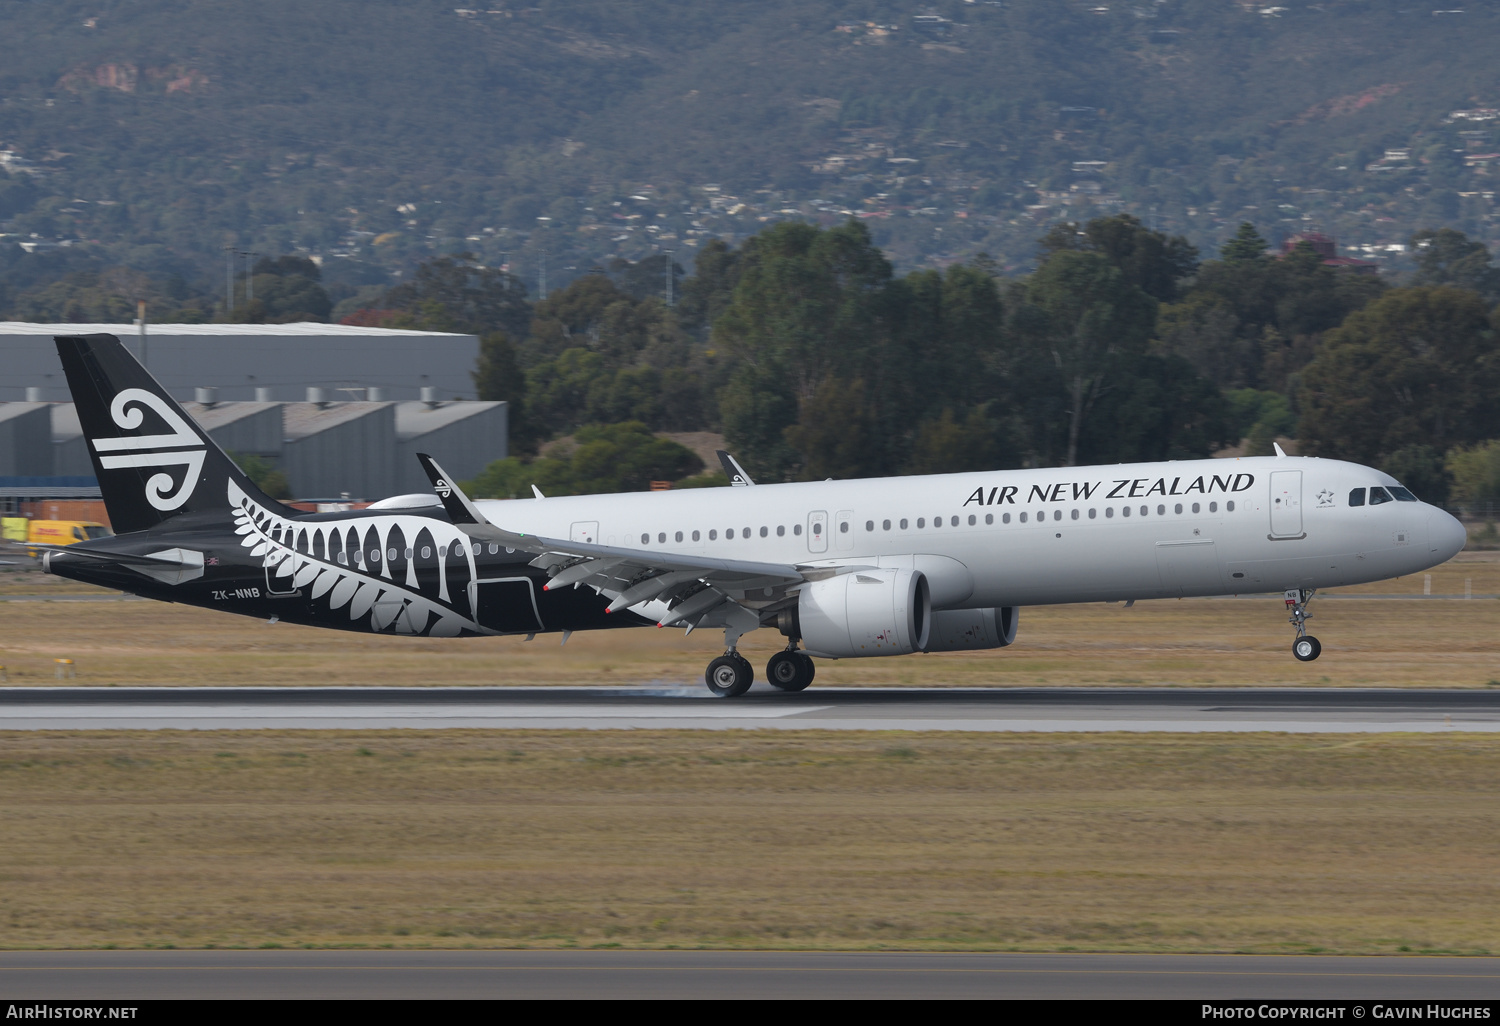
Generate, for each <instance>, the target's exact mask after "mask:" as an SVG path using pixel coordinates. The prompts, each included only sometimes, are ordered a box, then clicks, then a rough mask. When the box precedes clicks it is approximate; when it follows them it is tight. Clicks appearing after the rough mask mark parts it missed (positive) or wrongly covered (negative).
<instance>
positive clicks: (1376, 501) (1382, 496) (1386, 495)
mask: <svg viewBox="0 0 1500 1026" xmlns="http://www.w3.org/2000/svg"><path fill="white" fill-rule="evenodd" d="M1391 501H1393V500H1392V499H1391V493H1390V492H1388V491H1386V490H1385V489H1384V488H1371V489H1370V505H1371V506H1379V505H1380V504H1381V503H1382V502H1391Z"/></svg>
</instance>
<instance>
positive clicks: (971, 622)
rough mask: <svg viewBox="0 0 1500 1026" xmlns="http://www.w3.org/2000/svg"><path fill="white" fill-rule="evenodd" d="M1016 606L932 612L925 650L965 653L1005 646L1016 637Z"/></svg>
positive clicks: (1017, 611) (1017, 610)
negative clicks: (930, 627) (930, 628)
mask: <svg viewBox="0 0 1500 1026" xmlns="http://www.w3.org/2000/svg"><path fill="white" fill-rule="evenodd" d="M1019 612H1020V610H1019V609H1018V608H1016V607H1015V606H1000V607H999V608H995V609H944V610H941V611H939V612H936V613H933V614H932V631H931V632H930V633H931V636H930V638H929V640H928V642H927V647H926V648H924V649H923V650H922V651H924V652H967V651H969V650H971V649H981V648H1004V647H1005V646H1006V645H1009V644H1010V643H1011V642H1012V641H1015V640H1016V619H1017V616H1016V614H1017V613H1019Z"/></svg>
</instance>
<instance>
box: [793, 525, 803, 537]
mask: <svg viewBox="0 0 1500 1026" xmlns="http://www.w3.org/2000/svg"><path fill="white" fill-rule="evenodd" d="M792 533H793V534H795V535H797V536H798V537H801V536H802V525H801V524H793V525H792Z"/></svg>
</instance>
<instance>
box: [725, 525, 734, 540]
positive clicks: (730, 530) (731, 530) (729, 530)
mask: <svg viewBox="0 0 1500 1026" xmlns="http://www.w3.org/2000/svg"><path fill="white" fill-rule="evenodd" d="M724 537H725V538H726V539H732V538H733V537H734V528H732V527H729V528H725V530H724Z"/></svg>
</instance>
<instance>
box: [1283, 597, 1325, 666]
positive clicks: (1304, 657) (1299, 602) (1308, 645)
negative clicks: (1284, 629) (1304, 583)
mask: <svg viewBox="0 0 1500 1026" xmlns="http://www.w3.org/2000/svg"><path fill="white" fill-rule="evenodd" d="M1316 590H1317V589H1316V588H1292V589H1290V590H1288V591H1287V593H1286V595H1285V598H1286V607H1287V609H1289V610H1291V613H1292V615H1291V616H1288V617H1287V618H1286V619H1287V623H1290V624H1291V625H1292V626H1293V627H1295V628H1296V629H1297V639H1296V640H1295V641H1293V642H1292V655H1293V656H1295V657H1296V659H1297V661H1298V662H1303V663H1310V662H1312V661H1313V660H1314V659H1316V658H1318V656H1320V655H1322V654H1323V644H1322V642H1320V641H1318V639H1317V638H1315V637H1313V636H1312V635H1311V634H1309V633H1307V618H1308V617H1310V616H1312V614H1311V613H1309V612H1308V611H1307V604H1308V603H1309V602H1311V601H1312V597H1313V593H1314V592H1315V591H1316Z"/></svg>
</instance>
